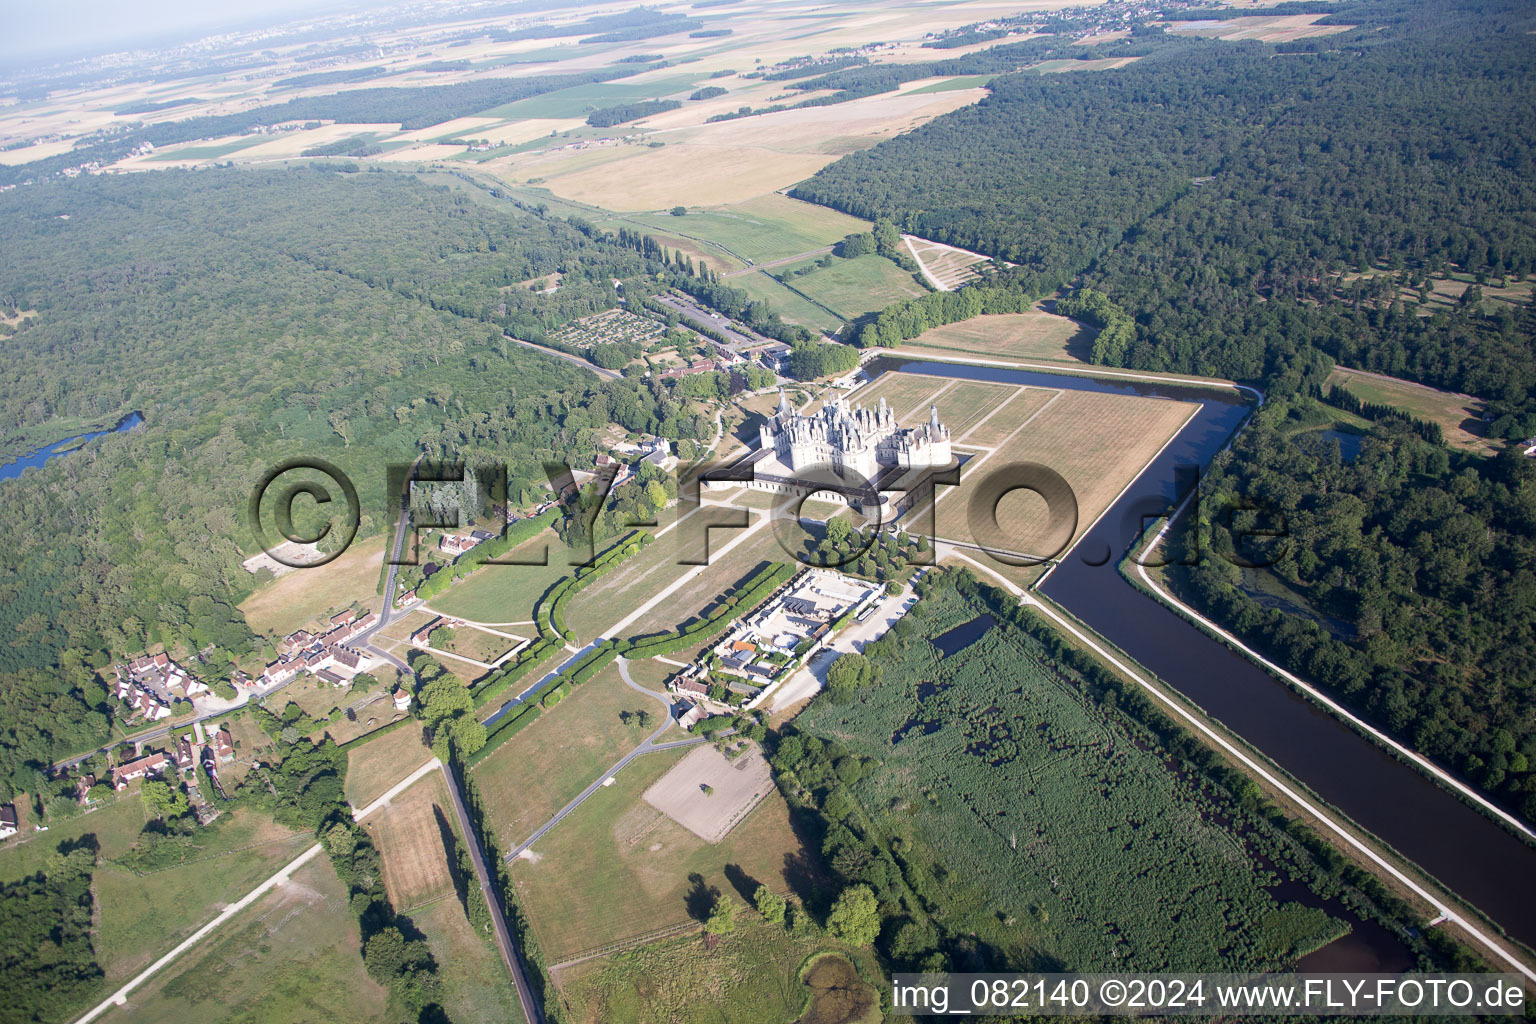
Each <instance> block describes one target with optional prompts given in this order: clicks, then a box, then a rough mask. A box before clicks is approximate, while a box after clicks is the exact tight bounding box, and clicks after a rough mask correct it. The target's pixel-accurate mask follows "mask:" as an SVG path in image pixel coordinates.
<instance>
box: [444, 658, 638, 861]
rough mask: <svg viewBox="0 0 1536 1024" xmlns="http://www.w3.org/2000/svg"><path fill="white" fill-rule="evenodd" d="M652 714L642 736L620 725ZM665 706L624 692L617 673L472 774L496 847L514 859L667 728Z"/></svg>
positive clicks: (613, 668)
mask: <svg viewBox="0 0 1536 1024" xmlns="http://www.w3.org/2000/svg"><path fill="white" fill-rule="evenodd" d="M637 711H645V712H646V713H647V714H648V715H650V721H649V723H648V724H647V725H646V726H645V727H644V728H643V729H642V728H641V727H640V726H639V725H638V724H635V723H634V722H633V719H631V721H630V722H629V723H626V722H625V721H623V720H622V719H621V718H620V715H623V714H625V713H630V714H633V713H634V712H637ZM661 721H662V719H661V705H660V704H658V703H657V702H656V701H655V700H652V699H651V698H649V697H647V696H645V695H644V694H641V693H636V692H635V691H634V690H631V689H630V688H629V687H627V686H625V685H624V681H623V680H622V679H620V678H619V670H618V666H617V665H609V666H608V667H607V668H605V669H604V670H603V671H601V672H599V673H598V674H597V676H596V677H595V678H593V679H590V680H588V681H587V682H585V683H583V684H582V685H580V686H577V687H575V688H573V689H572V690H571V692H570V693H569V694H567V695H566V697H565V699H564V700H562V701H561V702H560V703H559V704H556V705H555V706H554V707H552V708H550V709H549V710H548V711H545V712H544V713H543V714H541V715H540V716H539V717H538V719H537V720H535V721H534V722H533V723H532V724H531V725H528V726H526V727H525V728H523V729H522V730H521V731H519V732H518V733H517V735H515V736H513V737H512V738H511V739H509V740H507V741H506V742H505V743H503V744H502V745H501V746H500V747H498V748H497V749H496V751H495V752H494V753H492V754H491V755H490V756H488V757H487V758H486V759H485V760H484V761H481V762H480V763H479V764H477V765H475V766H474V768H472V769H471V770H470V773H471V777H472V779H473V781H474V784H475V787H476V788H477V789H478V790H479V792H480V797H481V800H482V801H483V804H484V810H485V815H486V818H487V820H488V821H490V822H491V823H492V825H493V827H494V829H495V833H496V842H497V843H498V845H499V846H500V847H501V849H502V852H504V853H505V852H507V851H509V850H511V849H513V848H514V847H516V846H517V845H518V844H519V843H521V842H523V841H524V840H525V839H527V838H528V836H530V835H532V834H533V832H534V830H535V829H537V828H538V827H539V826H540V825H542V824H544V822H546V821H548V820H549V819H550V818H551V817H553V816H554V815H555V813H556V812H557V811H559V810H560V808H562V807H564V806H565V805H566V804H567V803H569V802H570V801H571V800H572V799H573V798H575V797H576V795H577V794H579V793H580V792H581V791H582V790H583V789H585V788H586V787H587V786H588V785H589V784H590V783H591V782H592V781H593V780H594V779H596V778H597V777H598V776H599V775H601V774H602V773H603V772H604V771H606V770H607V769H608V768H609V766H611V765H612V764H613V763H614V762H615V761H617V760H618V759H619V758H621V757H623V756H624V755H625V754H627V753H628V752H629V751H631V750H633V749H634V748H635V747H637V746H639V745H640V743H641V741H643V740H644V739H645V738H646V737H647V736H649V735H650V734H651V733H652V732H653V731H654V730H655V729H656V728H657V727H658V726H659V725H661Z"/></svg>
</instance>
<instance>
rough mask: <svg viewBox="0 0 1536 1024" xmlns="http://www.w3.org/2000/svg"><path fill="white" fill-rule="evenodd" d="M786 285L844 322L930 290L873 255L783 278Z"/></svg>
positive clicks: (903, 271)
mask: <svg viewBox="0 0 1536 1024" xmlns="http://www.w3.org/2000/svg"><path fill="white" fill-rule="evenodd" d="M783 284H784V286H785V287H787V288H790V289H792V290H793V291H797V292H799V293H801V294H802V295H805V296H806V297H808V298H809V299H811V300H812V301H814V302H818V303H820V304H821V305H823V306H825V307H826V308H827V309H830V310H831V311H832V312H834V313H836V314H837V315H838V316H840V317H842V318H843V319H844V320H852V319H854V318H855V317H858V316H862V315H863V314H865V313H873V312H876V311H877V310H881V309H884V308H885V307H886V306H889V305H891V304H893V303H896V302H900V301H901V300H902V299H907V298H911V297H912V296H914V295H923V294H926V293H927V291H928V289H927V287H926V286H924V285H922V284H919V283H918V281H917V279H916V278H915V277H914V276H913V275H911V274H909V273H907V272H906V271H905V270H902V269H901V268H900V267H898V266H897V265H896V264H894V263H892V262H891V261H890V260H888V259H886V258H885V257H884V256H876V255H874V254H873V253H870V254H868V255H864V256H860V257H858V258H856V259H851V260H845V259H834V260H833V261H832V265H831V266H830V267H826V268H825V269H822V270H813V271H812V272H811V273H809V274H806V275H805V276H804V277H793V278H788V277H786V278H783Z"/></svg>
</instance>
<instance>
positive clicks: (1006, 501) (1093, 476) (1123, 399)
mask: <svg viewBox="0 0 1536 1024" xmlns="http://www.w3.org/2000/svg"><path fill="white" fill-rule="evenodd" d="M1194 412H1195V406H1193V405H1191V404H1188V403H1184V402H1170V401H1166V400H1163V399H1156V398H1138V397H1132V396H1126V395H1111V394H1097V393H1094V392H1089V391H1063V392H1061V393H1060V395H1058V396H1057V397H1055V398H1053V399H1050V400H1049V402H1048V404H1047V406H1045V407H1042V408H1041V409H1040V410H1039V411H1038V413H1037V414H1036V415H1034V416H1033V418H1031V419H1030V420H1029V421H1028V422H1027V423H1026V424H1024V425H1023V426H1022V427H1021V428H1019V429H1017V430H1016V432H1015V433H1013V434H1012V435H1011V436H1009V437H1006V438H1004V439H1003V440H1002V441H1000V442H998V445H997V446H996V449H995V450H994V451H992V452H986V453H983V454H982V455H981V456H979V457H978V458H976V459H975V460H973V461H972V462H971V463H970V464H969V466H968V467H967V468H968V469H969V470H970V471H971V472H972V473H977V472H980V471H981V470H983V469H984V468H985V467H986V466H987V465H989V464H990V463H992V462H996V464H998V465H1004V464H1006V463H1008V462H1010V461H1015V460H1020V459H1026V460H1029V461H1031V462H1037V463H1040V464H1041V465H1044V466H1048V467H1049V468H1051V469H1054V470H1055V471H1056V472H1057V473H1060V474H1061V475H1062V477H1063V478H1064V479H1065V480H1066V482H1067V485H1068V486H1069V487H1071V488H1072V492H1073V495H1074V496H1075V498H1076V500H1077V522H1076V524H1075V527H1072V526H1071V524H1068V523H1065V522H1061V523H1048V522H1047V515H1046V505H1045V502H1044V500H1043V499H1042V498H1041V497H1039V496H1038V495H1036V494H1034V493H1032V492H1029V491H1022V490H1020V491H1014V492H1012V493H1010V494H1008V495H1006V496H1005V497H1003V499H1002V501H1001V502H1000V504H999V506H998V508H997V513H996V514H997V525H998V533H997V535H996V536H993V537H985V538H984V537H977V536H975V535H974V533H973V531H972V529H971V526H970V523H969V521H968V517H967V508H966V502H967V501H968V497H967V495H966V494H964V493H959V494H956V491H959V492H964V491H965V488H963V487H962V488H956V489H953V490H951V491H947V492H943V493H941V496H940V498H939V504H938V526H937V532H938V536H939V537H941V538H943V539H946V540H954V541H959V542H962V543H985V544H987V545H988V546H990V547H992V548H993V549H996V550H1004V551H1010V552H1017V553H1023V554H1030V555H1045V556H1054V555H1056V554H1057V553H1059V552H1060V550H1062V549H1063V545H1065V544H1067V543H1069V542H1070V540H1075V539H1076V538H1077V537H1079V536H1081V535H1082V534H1083V533H1084V532H1086V531H1087V529H1088V527H1089V526H1091V525H1092V524H1093V522H1094V521H1095V520H1096V519H1098V517H1099V516H1100V515H1101V514H1102V513H1103V512H1104V510H1105V509H1107V508H1108V507H1109V506H1110V504H1112V503H1113V502H1114V500H1115V498H1116V497H1118V496H1119V494H1120V492H1121V491H1122V490H1124V489H1125V486H1126V485H1127V484H1129V483H1130V482H1131V481H1132V480H1133V479H1135V477H1136V475H1137V474H1138V473H1140V472H1141V470H1142V468H1143V467H1144V466H1145V465H1146V464H1147V462H1148V461H1149V460H1150V459H1151V458H1152V456H1153V455H1155V454H1156V453H1157V452H1158V450H1159V449H1161V448H1162V447H1163V445H1164V444H1166V443H1167V442H1168V439H1169V438H1171V437H1173V436H1174V434H1176V433H1178V431H1179V430H1180V428H1182V427H1183V425H1184V423H1185V422H1186V421H1187V420H1188V419H1189V417H1190V416H1191V415H1193V414H1194ZM944 494H949V495H950V496H949V497H944Z"/></svg>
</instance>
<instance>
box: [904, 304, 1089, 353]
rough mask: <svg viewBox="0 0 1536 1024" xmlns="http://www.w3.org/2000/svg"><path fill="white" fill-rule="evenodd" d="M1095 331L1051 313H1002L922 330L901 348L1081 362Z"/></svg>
mask: <svg viewBox="0 0 1536 1024" xmlns="http://www.w3.org/2000/svg"><path fill="white" fill-rule="evenodd" d="M1096 333H1097V332H1096V331H1094V330H1093V328H1091V327H1086V326H1084V325H1082V324H1080V323H1078V322H1077V321H1075V320H1068V319H1067V318H1066V317H1064V316H1055V315H1054V314H1051V313H1044V312H1040V311H1031V312H1028V313H1003V314H1001V315H997V316H978V317H972V318H971V319H969V320H961V321H959V322H958V323H953V324H945V325H944V326H943V327H935V328H933V329H932V330H930V331H925V332H923V333H922V334H920V335H918V336H917V337H916V338H913V339H912V340H911V341H908V342H904V343H903V345H902V348H904V349H919V350H920V349H932V350H934V354H935V355H940V354H944V353H949V354H956V355H966V356H985V357H995V358H999V359H1029V360H1046V361H1050V362H1064V363H1081V362H1087V361H1088V350H1089V348H1090V346H1091V345H1092V344H1093V336H1094V335H1095V334H1096Z"/></svg>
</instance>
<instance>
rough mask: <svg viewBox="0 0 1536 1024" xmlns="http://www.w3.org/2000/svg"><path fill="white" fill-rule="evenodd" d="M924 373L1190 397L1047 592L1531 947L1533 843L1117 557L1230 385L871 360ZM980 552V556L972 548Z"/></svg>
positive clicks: (1237, 409)
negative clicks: (1217, 632) (1237, 648)
mask: <svg viewBox="0 0 1536 1024" xmlns="http://www.w3.org/2000/svg"><path fill="white" fill-rule="evenodd" d="M886 371H896V372H907V373H924V374H929V375H933V376H939V377H950V378H958V379H963V380H978V381H994V382H997V383H1002V384H1020V385H1032V386H1036V387H1054V388H1063V389H1074V390H1088V391H1098V392H1109V393H1117V394H1126V395H1140V396H1144V397H1158V398H1167V399H1172V400H1176V401H1185V402H1197V403H1199V404H1200V410H1199V412H1198V413H1197V414H1196V415H1195V417H1194V418H1193V419H1191V420H1190V421H1189V423H1188V425H1186V426H1185V428H1184V429H1183V430H1182V431H1181V432H1180V433H1179V435H1178V436H1177V437H1176V438H1175V439H1174V440H1173V441H1172V442H1171V443H1170V444H1169V445H1168V446H1167V447H1166V448H1165V449H1164V450H1163V451H1162V452H1161V453H1160V454H1159V455H1158V456H1157V457H1156V458H1155V459H1154V460H1153V461H1152V463H1151V464H1150V465H1149V466H1148V467H1147V468H1146V469H1145V470H1144V471H1143V472H1142V474H1141V475H1140V476H1139V477H1137V479H1136V481H1135V483H1133V484H1132V485H1131V487H1130V488H1129V489H1128V490H1127V491H1126V492H1125V494H1123V495H1122V496H1121V497H1120V499H1119V500H1118V501H1117V502H1116V503H1115V504H1114V505H1113V506H1111V507H1110V509H1109V511H1108V512H1107V513H1106V514H1105V515H1104V516H1103V517H1102V518H1100V520H1099V521H1098V522H1097V523H1096V524H1095V525H1094V526H1093V527H1092V528H1091V529H1089V530H1088V532H1087V533H1086V534H1084V535H1083V537H1082V539H1081V540H1079V541H1078V543H1077V545H1076V546H1075V547H1074V548H1073V549H1072V550H1071V551H1069V552H1068V553H1067V554H1066V555H1065V556H1064V557H1063V558H1062V561H1061V563H1060V564H1059V565H1058V566H1057V567H1056V569H1055V571H1053V572H1052V573H1051V574H1050V576H1049V577H1048V578H1047V579H1046V581H1045V583H1044V585H1043V586H1042V588H1041V590H1042V592H1043V593H1044V594H1045V595H1046V596H1047V597H1049V598H1051V599H1052V600H1053V601H1055V602H1056V603H1058V604H1060V605H1061V606H1062V607H1064V608H1065V609H1067V610H1068V611H1070V612H1071V613H1072V614H1073V615H1075V616H1077V617H1078V618H1079V619H1081V620H1082V621H1083V622H1085V623H1087V624H1088V625H1089V626H1090V627H1092V628H1093V629H1094V630H1095V631H1097V632H1098V633H1099V634H1100V635H1101V636H1103V637H1104V638H1105V639H1107V640H1108V641H1109V642H1110V643H1112V644H1114V645H1116V646H1117V647H1119V648H1120V649H1121V650H1123V651H1125V652H1126V653H1127V654H1129V655H1130V656H1131V657H1132V658H1134V659H1136V660H1137V661H1139V662H1140V663H1141V664H1142V665H1145V666H1146V667H1147V668H1148V669H1150V670H1151V671H1152V672H1154V673H1156V674H1157V676H1158V677H1159V678H1160V679H1162V680H1163V681H1164V682H1165V683H1167V684H1168V685H1169V686H1172V687H1174V688H1175V689H1177V690H1178V691H1179V692H1180V693H1182V694H1184V695H1185V696H1187V697H1188V698H1190V699H1191V700H1193V701H1194V702H1195V703H1196V704H1198V705H1200V707H1201V708H1203V709H1204V710H1205V711H1206V712H1207V713H1208V714H1210V715H1211V717H1213V718H1216V719H1218V720H1219V721H1221V722H1222V723H1223V724H1224V725H1226V726H1227V727H1228V728H1229V729H1231V730H1232V731H1233V732H1235V733H1237V734H1238V735H1239V736H1241V737H1242V738H1243V739H1245V740H1247V741H1248V742H1249V743H1251V744H1252V745H1253V746H1255V747H1257V748H1258V749H1259V750H1261V751H1263V752H1264V753H1265V754H1266V755H1267V756H1268V757H1270V758H1271V759H1272V760H1274V761H1275V762H1276V763H1277V764H1279V765H1280V766H1281V767H1282V768H1284V769H1285V770H1286V771H1287V772H1289V773H1290V774H1291V775H1293V776H1294V777H1296V778H1297V779H1300V780H1301V781H1302V782H1303V783H1305V784H1306V785H1307V786H1308V787H1310V788H1311V789H1312V790H1313V792H1315V793H1317V794H1318V795H1319V796H1320V797H1322V799H1324V800H1325V801H1327V802H1328V803H1331V804H1333V805H1334V806H1335V807H1337V808H1339V809H1340V810H1341V811H1343V812H1344V813H1345V814H1346V815H1348V816H1349V817H1350V818H1352V819H1353V820H1354V821H1356V822H1357V823H1359V824H1360V825H1362V826H1363V827H1365V828H1366V829H1369V830H1370V831H1371V832H1372V833H1374V834H1375V835H1376V836H1377V837H1378V838H1380V839H1381V840H1382V841H1384V842H1385V843H1387V844H1388V845H1389V846H1391V847H1393V848H1394V849H1396V850H1397V851H1398V852H1400V853H1402V854H1403V855H1404V856H1406V857H1408V858H1409V859H1410V860H1412V861H1413V862H1414V863H1416V864H1418V865H1419V866H1420V867H1421V868H1423V869H1424V870H1426V871H1428V872H1429V873H1430V874H1432V875H1434V876H1435V877H1436V878H1438V879H1439V880H1440V881H1441V882H1442V883H1444V884H1445V885H1446V886H1448V887H1449V888H1450V889H1451V890H1452V891H1454V892H1455V893H1457V894H1458V895H1459V896H1461V897H1462V898H1463V899H1466V900H1468V901H1469V902H1471V903H1472V904H1473V905H1475V906H1476V907H1477V908H1478V909H1479V910H1481V911H1482V912H1483V913H1485V914H1486V915H1488V917H1490V918H1491V919H1492V920H1494V921H1495V922H1497V923H1498V924H1499V925H1501V926H1502V927H1503V928H1504V929H1505V930H1506V931H1507V932H1508V933H1509V934H1510V935H1511V936H1513V937H1515V938H1516V939H1519V940H1520V941H1521V942H1524V943H1526V944H1527V945H1533V946H1536V886H1533V885H1531V884H1530V880H1531V879H1532V878H1533V877H1536V847H1533V846H1531V845H1530V844H1527V843H1526V842H1524V841H1523V840H1521V839H1520V838H1518V837H1517V836H1515V835H1514V834H1513V833H1511V832H1509V831H1507V830H1506V829H1505V828H1504V827H1503V826H1502V825H1499V824H1497V823H1496V822H1494V821H1493V820H1492V819H1491V818H1489V817H1487V816H1485V815H1484V814H1483V813H1482V812H1481V811H1479V810H1476V809H1474V808H1472V807H1470V806H1468V805H1467V804H1465V803H1463V802H1462V801H1461V800H1460V799H1459V798H1457V797H1456V796H1454V795H1452V794H1451V793H1450V792H1449V791H1448V790H1446V789H1443V788H1442V787H1441V786H1439V785H1438V784H1436V783H1435V782H1433V781H1431V780H1430V779H1429V778H1428V777H1426V776H1425V775H1423V774H1421V773H1420V772H1419V771H1418V770H1417V769H1415V768H1413V767H1410V766H1409V765H1407V764H1405V763H1403V762H1401V761H1398V760H1397V759H1396V758H1394V757H1392V756H1391V755H1390V754H1388V753H1387V752H1386V751H1384V750H1383V749H1382V748H1380V747H1378V746H1377V745H1376V744H1375V743H1374V742H1372V741H1371V740H1369V739H1366V738H1365V737H1364V736H1362V735H1360V734H1359V733H1358V732H1356V731H1355V730H1354V729H1353V728H1351V727H1350V726H1348V725H1346V724H1344V723H1343V722H1341V721H1339V720H1338V719H1337V718H1335V717H1334V716H1333V715H1331V714H1329V713H1328V712H1326V711H1324V710H1322V709H1320V708H1318V707H1316V706H1315V705H1313V704H1312V703H1311V702H1309V701H1308V700H1307V699H1306V698H1304V697H1302V696H1301V695H1300V694H1298V693H1296V692H1295V691H1294V690H1292V689H1291V688H1290V687H1289V686H1288V685H1286V684H1285V683H1283V682H1281V681H1280V680H1279V679H1276V678H1275V677H1274V676H1272V675H1270V674H1269V673H1268V672H1266V671H1265V670H1264V669H1262V668H1260V667H1259V666H1257V665H1255V664H1254V663H1253V662H1251V661H1249V660H1248V659H1247V658H1245V657H1242V656H1241V655H1238V654H1236V653H1234V652H1233V651H1232V650H1231V649H1229V648H1228V647H1227V646H1226V645H1224V644H1222V643H1220V642H1219V641H1217V640H1214V639H1212V638H1210V637H1208V636H1207V635H1206V634H1204V633H1203V632H1201V631H1200V630H1199V629H1197V628H1196V627H1195V626H1193V625H1192V624H1190V623H1189V622H1188V621H1186V620H1185V619H1183V618H1182V617H1180V616H1179V615H1177V614H1176V613H1174V612H1173V611H1171V610H1170V609H1168V608H1167V607H1165V606H1164V605H1162V604H1161V603H1160V602H1158V601H1156V600H1154V599H1153V598H1151V597H1149V596H1147V595H1146V594H1144V593H1142V592H1141V591H1139V590H1137V589H1136V588H1135V587H1134V586H1132V585H1131V583H1130V581H1129V580H1127V579H1126V578H1125V577H1123V576H1122V575H1121V574H1120V573H1119V571H1118V570H1117V569H1116V564H1117V563H1118V562H1119V561H1120V559H1121V557H1122V556H1123V555H1124V554H1125V552H1126V551H1127V550H1129V548H1130V546H1131V545H1132V544H1133V543H1134V542H1135V541H1136V539H1137V538H1138V535H1139V531H1140V528H1141V521H1142V520H1141V517H1142V516H1143V515H1144V514H1153V515H1155V514H1158V513H1160V512H1162V511H1164V510H1166V509H1167V508H1169V507H1170V505H1171V503H1172V501H1173V499H1174V497H1175V490H1176V488H1175V479H1178V480H1180V481H1188V480H1190V479H1192V476H1191V469H1192V467H1195V466H1200V467H1204V466H1205V465H1207V464H1208V463H1209V462H1210V461H1211V459H1212V458H1213V457H1214V456H1215V455H1216V453H1217V452H1219V451H1220V450H1221V448H1222V447H1223V446H1224V445H1225V444H1226V443H1227V441H1228V439H1229V438H1230V437H1231V436H1232V434H1233V432H1234V431H1235V430H1236V429H1237V428H1238V427H1239V426H1240V425H1241V424H1242V422H1243V420H1244V418H1245V417H1246V416H1247V414H1248V411H1249V405H1248V403H1245V402H1243V401H1242V400H1241V399H1239V398H1238V397H1237V396H1236V395H1234V394H1232V393H1231V392H1223V391H1218V390H1207V389H1194V388H1190V387H1184V386H1176V385H1163V384H1152V383H1141V382H1134V383H1132V382H1126V383H1120V382H1113V383H1112V382H1110V381H1107V380H1104V379H1101V378H1087V377H1074V376H1070V375H1064V374H1046V373H1034V372H1030V371H1024V370H1011V369H1003V368H1000V367H983V366H969V365H958V364H952V363H938V362H927V361H907V360H897V359H891V358H889V357H887V358H882V359H878V360H876V361H875V362H873V363H871V364H870V367H869V372H870V375H871V376H875V375H877V374H878V373H880V372H886ZM977 557H979V558H983V559H984V558H985V557H986V556H985V555H979V554H978V555H977Z"/></svg>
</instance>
